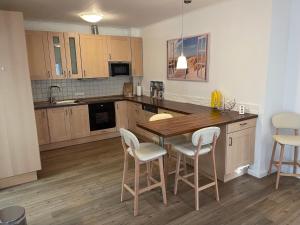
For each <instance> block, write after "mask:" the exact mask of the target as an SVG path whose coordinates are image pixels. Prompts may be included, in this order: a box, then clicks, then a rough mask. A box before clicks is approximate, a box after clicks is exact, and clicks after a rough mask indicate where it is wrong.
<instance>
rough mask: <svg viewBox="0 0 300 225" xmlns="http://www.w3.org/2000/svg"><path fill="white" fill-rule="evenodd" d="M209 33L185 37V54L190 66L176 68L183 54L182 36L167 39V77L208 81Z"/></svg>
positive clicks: (169, 78)
mask: <svg viewBox="0 0 300 225" xmlns="http://www.w3.org/2000/svg"><path fill="white" fill-rule="evenodd" d="M209 36H210V35H209V34H208V33H206V34H202V35H194V36H189V37H184V38H183V54H184V56H186V58H187V62H188V68H187V69H186V70H185V69H180V70H177V69H176V64H177V59H178V57H179V56H180V55H181V48H182V40H181V38H177V39H171V40H168V41H167V79H168V80H179V81H198V82H207V81H208V66H209V65H208V64H209Z"/></svg>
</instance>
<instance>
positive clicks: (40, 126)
mask: <svg viewBox="0 0 300 225" xmlns="http://www.w3.org/2000/svg"><path fill="white" fill-rule="evenodd" d="M35 121H36V129H37V134H38V141H39V145H45V144H49V143H50V135H49V127H48V116H47V110H46V109H39V110H35Z"/></svg>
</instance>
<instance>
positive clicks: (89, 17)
mask: <svg viewBox="0 0 300 225" xmlns="http://www.w3.org/2000/svg"><path fill="white" fill-rule="evenodd" d="M79 16H80V17H81V18H82V19H83V20H85V21H86V22H89V23H93V24H95V23H98V22H99V21H100V20H102V19H103V15H102V14H100V13H82V14H80V15H79Z"/></svg>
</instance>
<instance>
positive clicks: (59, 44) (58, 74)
mask: <svg viewBox="0 0 300 225" xmlns="http://www.w3.org/2000/svg"><path fill="white" fill-rule="evenodd" d="M48 43H49V52H50V62H51V71H52V79H66V78H67V66H66V51H65V41H64V35H63V33H58V32H48Z"/></svg>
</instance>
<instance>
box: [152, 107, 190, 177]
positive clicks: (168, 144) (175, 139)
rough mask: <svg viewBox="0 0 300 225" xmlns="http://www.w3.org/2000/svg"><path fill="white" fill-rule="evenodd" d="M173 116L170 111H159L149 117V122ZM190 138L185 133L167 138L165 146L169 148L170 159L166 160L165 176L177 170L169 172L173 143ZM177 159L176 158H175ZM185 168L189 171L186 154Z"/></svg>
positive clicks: (185, 170)
mask: <svg viewBox="0 0 300 225" xmlns="http://www.w3.org/2000/svg"><path fill="white" fill-rule="evenodd" d="M171 118H173V115H171V114H169V113H158V114H155V115H153V116H151V117H150V119H149V122H152V121H158V120H164V119H171ZM187 140H188V139H187V136H185V135H178V136H175V137H169V138H167V139H165V148H166V150H167V153H168V157H167V158H168V159H166V160H165V165H164V166H165V171H166V172H165V177H166V176H167V175H171V174H173V173H175V170H174V171H171V172H169V162H168V161H169V160H171V158H172V154H171V151H172V145H174V144H178V143H181V142H186V141H187ZM153 141H156V140H153ZM175 159H176V158H175ZM183 170H184V172H185V174H186V173H187V166H186V157H185V156H184V157H183Z"/></svg>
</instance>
